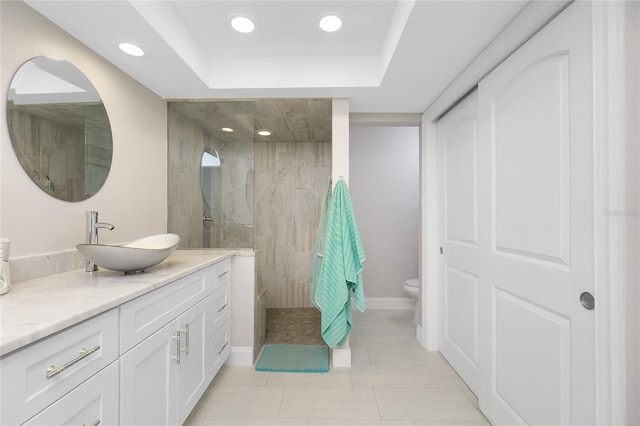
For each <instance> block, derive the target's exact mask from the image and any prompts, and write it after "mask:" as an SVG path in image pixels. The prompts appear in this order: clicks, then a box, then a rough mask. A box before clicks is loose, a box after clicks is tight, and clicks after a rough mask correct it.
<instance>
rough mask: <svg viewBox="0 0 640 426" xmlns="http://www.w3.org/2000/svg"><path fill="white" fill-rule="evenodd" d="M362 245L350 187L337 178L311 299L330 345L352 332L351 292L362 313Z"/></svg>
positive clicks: (363, 258)
mask: <svg viewBox="0 0 640 426" xmlns="http://www.w3.org/2000/svg"><path fill="white" fill-rule="evenodd" d="M364 260H365V254H364V248H363V247H362V241H361V240H360V233H359V231H358V225H357V224H356V220H355V215H354V213H353V207H352V205H351V198H350V197H349V189H348V188H347V184H346V183H345V182H344V180H342V179H340V180H339V181H338V183H336V187H335V189H334V192H333V196H332V197H331V204H330V206H329V215H328V217H327V224H326V234H325V239H324V256H323V259H322V264H321V266H320V273H319V276H318V282H317V285H316V286H315V289H314V292H313V302H314V304H315V305H316V306H317V307H318V309H320V311H321V318H322V320H321V323H322V338H323V339H324V341H325V342H326V343H327V345H328V346H329V347H330V348H332V347H334V346H335V345H338V344H342V343H344V341H345V340H346V338H347V337H348V336H349V333H350V332H351V323H352V317H351V292H353V293H354V296H355V303H356V306H357V307H358V309H359V310H360V311H361V312H364V310H365V301H364V290H363V288H362V268H363V267H362V263H363V262H364Z"/></svg>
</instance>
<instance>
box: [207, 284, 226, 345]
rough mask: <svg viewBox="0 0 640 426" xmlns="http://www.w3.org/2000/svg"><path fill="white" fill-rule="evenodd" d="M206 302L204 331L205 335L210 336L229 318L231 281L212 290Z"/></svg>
mask: <svg viewBox="0 0 640 426" xmlns="http://www.w3.org/2000/svg"><path fill="white" fill-rule="evenodd" d="M207 304H208V305H209V306H208V307H207V326H206V327H207V328H206V333H207V337H211V336H213V335H214V333H215V332H216V331H218V329H219V328H220V327H221V326H222V324H224V323H225V322H227V321H228V320H229V318H231V283H226V284H224V285H223V286H222V287H220V288H219V289H217V290H216V291H214V292H213V294H212V295H211V296H209V298H208V299H207Z"/></svg>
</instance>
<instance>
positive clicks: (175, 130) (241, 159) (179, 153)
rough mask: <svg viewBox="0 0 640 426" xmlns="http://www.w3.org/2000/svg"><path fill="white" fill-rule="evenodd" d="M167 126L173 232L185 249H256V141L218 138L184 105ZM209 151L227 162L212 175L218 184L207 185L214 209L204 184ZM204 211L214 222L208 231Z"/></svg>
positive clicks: (175, 108) (172, 110)
mask: <svg viewBox="0 0 640 426" xmlns="http://www.w3.org/2000/svg"><path fill="white" fill-rule="evenodd" d="M209 104H210V103H202V107H203V108H206V107H208V106H209ZM193 107H194V106H193V105H191V108H193ZM187 114H188V112H187ZM168 123H169V124H168V133H169V160H168V163H169V164H168V227H167V228H168V230H169V232H174V233H176V234H178V235H180V237H181V241H180V248H202V247H213V248H253V212H252V209H253V194H252V193H251V192H252V190H253V181H252V176H253V139H249V140H244V141H243V140H238V139H233V140H224V139H222V138H219V137H216V136H214V135H212V133H213V131H212V129H207V128H205V126H204V125H203V124H202V123H201V121H200V120H198V119H196V118H195V117H191V116H190V115H186V114H185V113H183V112H182V110H181V104H180V103H177V104H169V110H168ZM207 145H211V146H212V147H214V148H215V150H216V151H217V152H218V154H219V155H220V159H221V162H222V164H221V166H220V169H219V171H216V173H212V174H211V176H212V178H213V179H218V180H219V182H210V184H209V185H208V186H209V187H210V188H212V193H211V195H212V205H211V206H208V205H205V203H204V200H203V195H202V186H201V183H200V182H201V181H200V180H201V166H200V164H201V160H202V153H203V152H204V149H205V147H206V146H207ZM205 210H207V212H208V213H209V214H210V215H211V217H213V221H214V224H213V225H212V226H210V227H208V228H205V227H204V226H203V221H202V217H203V213H204V212H205ZM205 239H206V241H205Z"/></svg>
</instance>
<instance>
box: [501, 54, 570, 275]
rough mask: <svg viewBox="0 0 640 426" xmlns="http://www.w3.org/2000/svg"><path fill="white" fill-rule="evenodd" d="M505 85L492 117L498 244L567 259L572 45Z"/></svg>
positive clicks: (537, 257)
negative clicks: (569, 49)
mask: <svg viewBox="0 0 640 426" xmlns="http://www.w3.org/2000/svg"><path fill="white" fill-rule="evenodd" d="M501 90H502V93H498V94H496V96H495V98H494V99H492V105H491V107H492V111H491V124H490V126H491V129H493V130H494V131H493V132H492V134H491V144H492V147H491V149H492V152H493V155H494V158H493V161H492V163H493V165H494V167H493V170H492V172H493V176H492V180H493V182H494V185H493V186H492V189H493V193H492V200H494V203H495V205H494V206H493V212H494V214H495V217H493V218H492V219H493V224H494V226H493V231H494V235H493V241H494V244H495V246H494V249H495V250H496V251H499V252H502V253H505V254H515V255H519V256H523V257H525V258H529V260H532V261H534V263H537V262H536V261H537V260H545V261H550V262H555V263H558V264H561V265H567V264H568V259H569V255H570V252H569V244H568V243H569V202H568V201H569V177H570V172H571V170H570V167H569V165H570V163H569V121H568V120H569V114H568V112H569V111H568V109H569V105H568V98H569V96H568V94H569V57H568V53H562V54H558V55H555V56H552V57H549V58H544V59H542V60H540V61H539V62H535V63H533V64H532V65H531V66H529V67H527V68H525V69H523V70H522V71H521V72H519V73H518V74H517V75H516V76H515V77H514V78H513V80H511V81H510V82H508V83H507V84H505V85H504V87H502V88H501ZM528 224H532V225H536V226H528ZM523 260H525V259H523Z"/></svg>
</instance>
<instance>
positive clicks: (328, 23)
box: [320, 15, 342, 33]
mask: <svg viewBox="0 0 640 426" xmlns="http://www.w3.org/2000/svg"><path fill="white" fill-rule="evenodd" d="M341 26H342V20H341V19H340V18H338V17H337V16H336V15H327V16H325V17H323V18H322V19H321V20H320V28H322V30H323V31H326V32H328V33H332V32H334V31H338V30H339V29H340V27H341Z"/></svg>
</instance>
